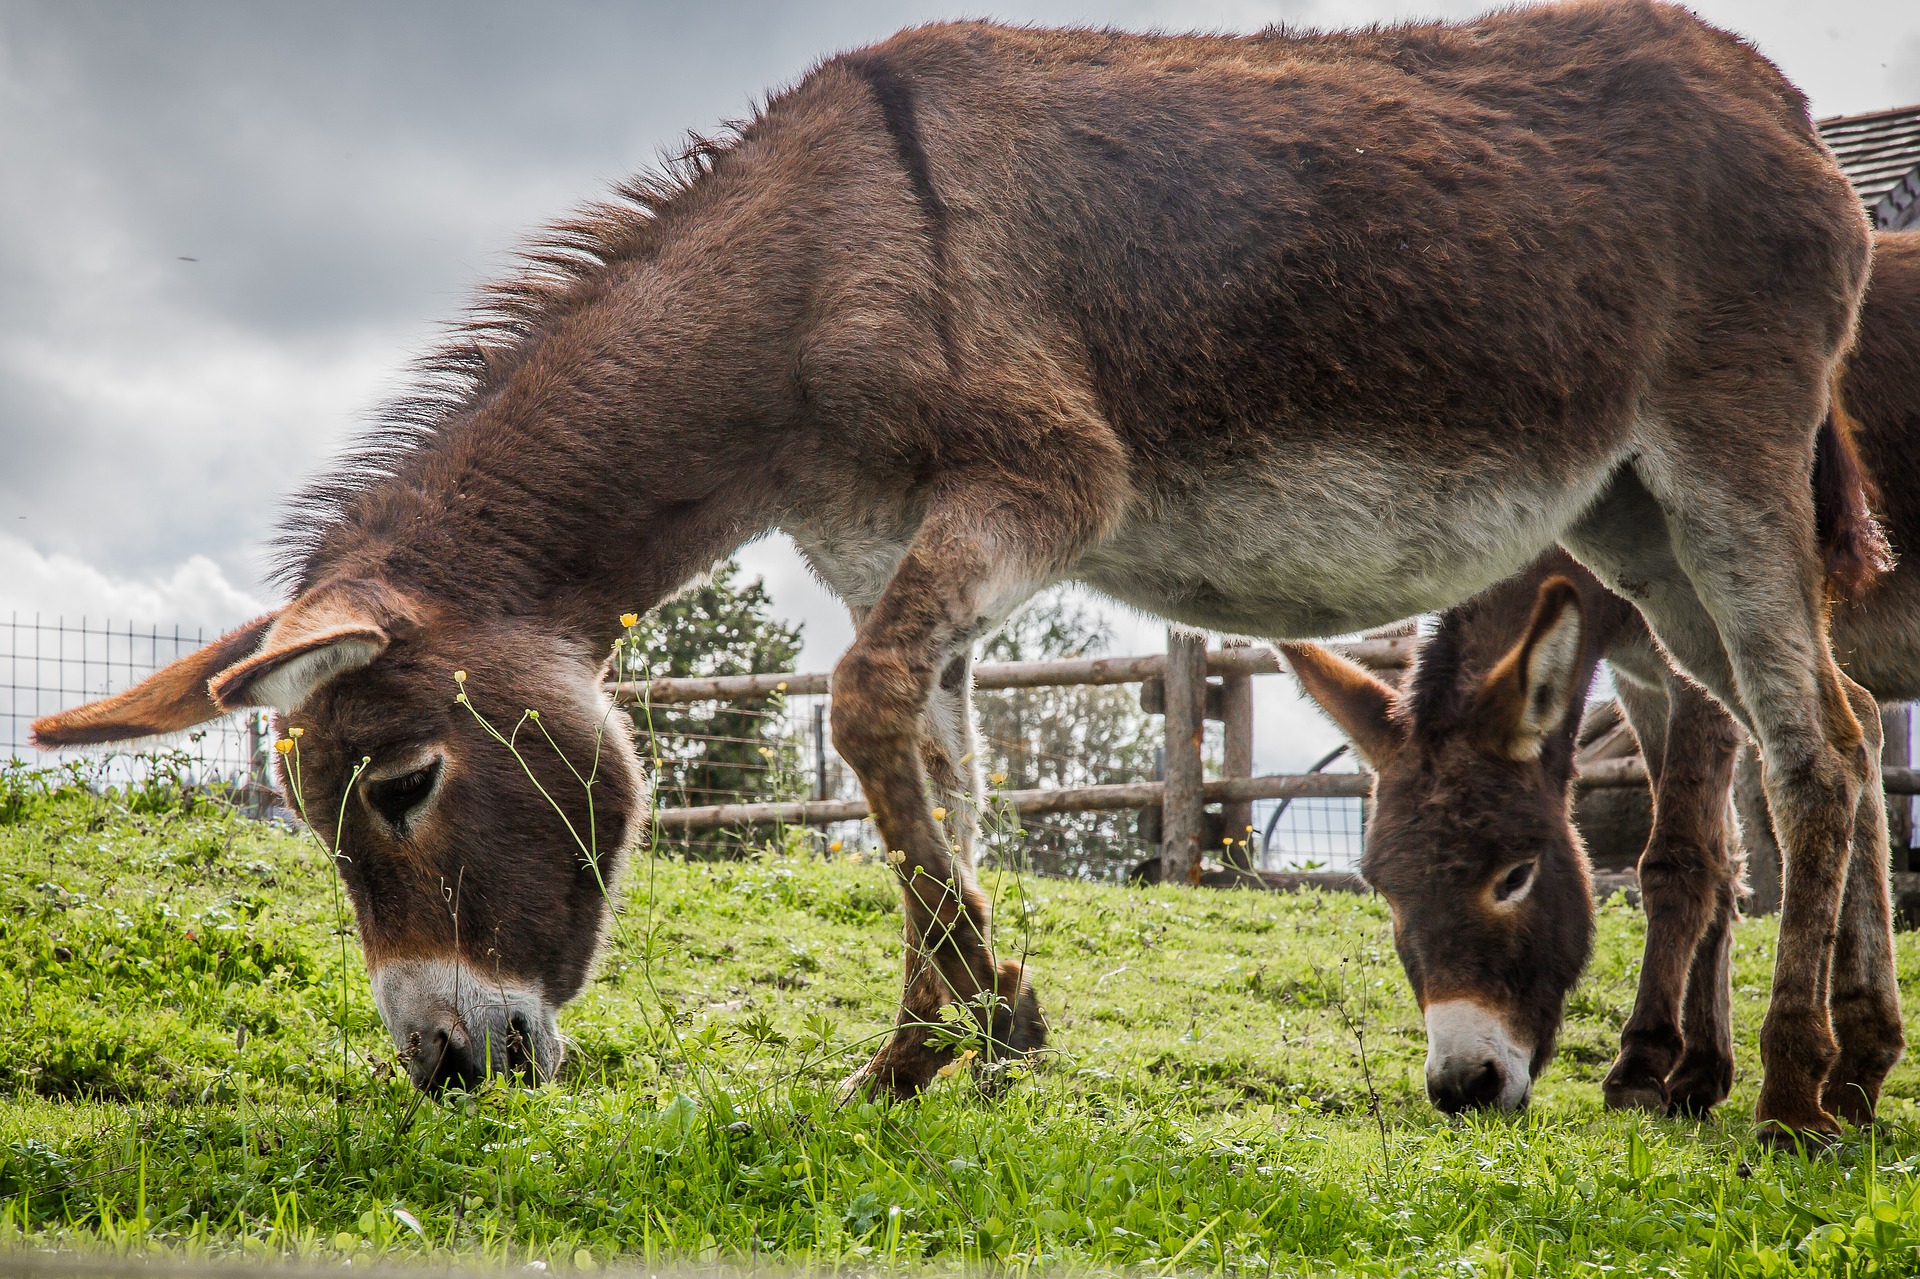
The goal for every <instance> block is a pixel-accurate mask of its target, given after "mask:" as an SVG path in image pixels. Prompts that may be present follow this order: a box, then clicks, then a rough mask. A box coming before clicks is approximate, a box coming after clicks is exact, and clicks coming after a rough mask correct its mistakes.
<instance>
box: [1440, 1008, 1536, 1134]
mask: <svg viewBox="0 0 1920 1279" xmlns="http://www.w3.org/2000/svg"><path fill="white" fill-rule="evenodd" d="M1532 1060H1533V1053H1532V1050H1531V1049H1530V1048H1527V1047H1526V1046H1524V1045H1522V1044H1520V1043H1519V1042H1517V1041H1516V1040H1515V1038H1514V1036H1513V1033H1512V1032H1511V1031H1509V1030H1508V1029H1507V1025H1506V1022H1505V1021H1504V1019H1502V1018H1501V1017H1500V1015H1499V1014H1498V1013H1496V1012H1494V1011H1493V1010H1492V1009H1489V1008H1486V1007H1484V1006H1482V1005H1480V1004H1477V1003H1475V1002H1473V1001H1472V1000H1470V999H1447V1000H1441V1001H1439V1002H1437V1003H1431V1004H1428V1005H1427V1096H1428V1098H1429V1099H1430V1100H1431V1101H1432V1102H1433V1104H1434V1105H1435V1106H1437V1107H1439V1108H1440V1109H1441V1110H1443V1111H1445V1112H1446V1113H1447V1114H1450V1115H1452V1114H1458V1113H1459V1112H1460V1111H1462V1110H1472V1109H1484V1108H1486V1107H1496V1108H1498V1109H1500V1110H1518V1109H1520V1107H1522V1106H1524V1105H1526V1104H1527V1097H1528V1095H1529V1094H1530V1093H1531V1092H1532V1091H1533V1073H1532Z"/></svg>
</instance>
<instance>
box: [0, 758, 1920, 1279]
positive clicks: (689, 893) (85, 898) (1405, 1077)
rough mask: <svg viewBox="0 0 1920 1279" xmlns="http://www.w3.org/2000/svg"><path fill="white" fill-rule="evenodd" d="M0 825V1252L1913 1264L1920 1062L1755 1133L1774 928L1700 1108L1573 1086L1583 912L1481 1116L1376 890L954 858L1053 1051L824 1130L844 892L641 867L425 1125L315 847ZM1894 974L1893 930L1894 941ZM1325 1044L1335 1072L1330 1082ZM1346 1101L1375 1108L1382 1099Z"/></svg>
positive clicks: (872, 883)
mask: <svg viewBox="0 0 1920 1279" xmlns="http://www.w3.org/2000/svg"><path fill="white" fill-rule="evenodd" d="M17 781H18V778H17V776H16V777H15V783H16V784H13V785H12V786H11V789H10V790H8V791H7V792H6V793H5V795H4V802H3V803H0V954H3V955H4V961H3V962H4V975H3V976H0V1042H4V1044H5V1051H4V1052H0V1244H4V1245H5V1246H10V1247H19V1246H32V1247H76V1248H84V1247H99V1246H107V1247H112V1248H115V1249H122V1250H135V1251H138V1250H162V1251H171V1252H180V1253H215V1254H241V1253H258V1254H272V1255H299V1256H305V1257H310V1258H314V1259H319V1260H326V1259H330V1258H334V1257H337V1256H340V1255H342V1254H344V1255H347V1256H351V1257H353V1258H355V1259H359V1258H375V1257H380V1258H394V1259H405V1258H414V1257H422V1256H427V1255H433V1256H436V1257H440V1258H448V1257H451V1258H453V1259H458V1260H464V1261H469V1262H473V1263H478V1264H502V1263H510V1264H516V1265H518V1264H524V1263H528V1262H541V1263H544V1264H545V1265H546V1266H547V1267H549V1268H550V1269H554V1270H560V1269H571V1268H580V1269H593V1268H599V1267H604V1266H607V1265H620V1264H627V1263H631V1264H640V1263H642V1262H643V1261H644V1262H647V1263H650V1264H651V1263H658V1262H661V1261H667V1260H672V1259H674V1258H684V1259H693V1260H700V1261H716V1260H717V1261H719V1262H722V1263H731V1264H762V1265H772V1266H789V1265H791V1266H795V1267H803V1268H808V1269H836V1268H842V1267H852V1268H860V1269H954V1268H962V1267H965V1268H979V1267H987V1268H995V1269H1000V1268H1007V1269H1019V1270H1030V1269H1041V1268H1044V1269H1057V1270H1063V1271H1093V1270H1135V1271H1140V1272H1154V1273H1161V1272H1170V1271H1179V1270H1187V1271H1195V1272H1200V1271H1218V1272H1222V1273H1226V1272H1232V1273H1236V1274H1238V1273H1250V1272H1257V1273H1261V1274H1268V1273H1296V1272H1303V1271H1304V1272H1309V1273H1335V1274H1367V1275H1398V1274H1436V1275H1510V1274H1511V1275H1536V1274H1538V1275H1553V1276H1563V1275H1585V1274H1594V1275H1599V1274H1610V1275H1639V1274H1682V1275H1693V1274H1698V1275H1779V1274H1801V1273H1811V1274H1909V1275H1910V1274H1914V1273H1920V1180H1917V1179H1916V1175H1915V1174H1916V1171H1920V1140H1916V1126H1917V1124H1920V1107H1917V1106H1916V1099H1917V1098H1920V1074H1917V1073H1916V1071H1915V1070H1914V1069H1913V1068H1912V1067H1910V1066H1904V1065H1903V1066H1902V1068H1901V1069H1900V1070H1899V1072H1898V1073H1897V1074H1896V1075H1895V1076H1894V1078H1893V1080H1892V1084H1891V1089H1890V1092H1891V1096H1890V1098H1889V1101H1888V1103H1887V1105H1886V1107H1885V1109H1884V1111H1883V1114H1884V1115H1885V1117H1886V1122H1885V1123H1884V1125H1883V1126H1882V1128H1881V1130H1880V1131H1879V1132H1878V1133H1877V1134H1872V1135H1862V1136H1860V1137H1859V1138H1857V1139H1855V1140H1852V1141H1849V1142H1848V1143H1846V1144H1845V1145H1844V1146H1842V1147H1841V1148H1840V1149H1839V1150H1838V1151H1836V1152H1834V1153H1832V1154H1830V1155H1827V1156H1824V1157H1820V1158H1817V1159H1814V1160H1811V1161H1805V1160H1801V1159H1799V1158H1796V1157H1791V1156H1787V1157H1778V1156H1774V1155H1771V1154H1769V1153H1766V1152H1765V1151H1763V1150H1761V1149H1759V1148H1758V1147H1757V1146H1756V1145H1755V1144H1754V1143H1753V1142H1752V1141H1751V1140H1750V1139H1749V1137H1748V1135H1747V1130H1748V1122H1749V1118H1750V1107H1751V1104H1752V1097H1753V1091H1754V1084H1755V1076H1756V1074H1757V1070H1758V1061H1757V1053H1756V1049H1755V1047H1754V1040H1755V1034H1756V1031H1757V1028H1758V1025H1759V1020H1760V1015H1761V1012H1762V1008H1763V1002H1762V1000H1763V993H1764V991H1765V988H1766V983H1767V974H1768V972H1769V970H1770V960H1771V947H1772V944H1773V938H1774V933H1773V930H1772V927H1771V925H1770V924H1769V923H1768V922H1766V921H1754V922H1750V923H1747V924H1745V925H1743V926H1742V927H1741V929H1740V931H1739V934H1738V941H1737V943H1736V984H1737V987H1738V995H1737V999H1736V1007H1735V1011H1736V1016H1737V1019H1738V1035H1739V1043H1740V1062H1741V1068H1742V1075H1741V1080H1740V1083H1739V1086H1738V1090H1737V1092H1736V1096H1735V1098H1734V1100H1733V1102H1732V1103H1731V1104H1730V1105H1729V1106H1728V1107H1727V1109H1726V1113H1725V1114H1724V1115H1723V1116H1722V1117H1721V1119H1720V1121H1719V1122H1718V1123H1710V1124H1705V1125H1696V1124H1691V1123H1677V1122H1668V1121H1664V1120H1658V1119H1651V1118H1644V1117H1625V1116H1617V1115H1610V1114H1607V1113H1605V1112H1603V1111H1602V1109H1601V1108H1600V1104H1599V1094H1598V1088H1597V1084H1598V1081H1599V1078H1600V1076H1601V1075H1602V1073H1604V1071H1605V1069H1606V1065H1607V1063H1608V1061H1609V1060H1610V1059H1611V1054H1612V1047H1613V1044H1614V1041H1615V1037H1616V1035H1617V1033H1618V1030H1619V1027H1620V1025H1621V1022H1622V1021H1623V1019H1624V1017H1625V1014H1626V1011H1627V1008H1628V1005H1629V1004H1630V1002H1631V998H1632V990H1633V980H1634V973H1635V967H1636V956H1637V953H1638V948H1639V943H1640V936H1641V920H1640V916H1639V915H1638V913H1637V912H1636V911H1635V910H1633V909H1631V908H1629V907H1627V906H1626V905H1624V904H1623V903H1620V902H1615V903H1612V904H1609V905H1608V906H1606V907H1605V908H1604V909H1603V911H1602V918H1601V924H1600V935H1599V948H1598V952H1597V955H1596V958H1595V962H1594V965H1593V969H1592V971H1591V972H1590V974H1589V975H1588V977H1587V979H1586V981H1585V983H1584V984H1583V985H1582V986H1581V987H1580V989H1579V990H1578V992H1577V993H1576V995H1575V997H1574V1000H1573V1007H1572V1018H1571V1021H1570V1023H1569V1025H1568V1028H1567V1032H1566V1035H1565V1038H1564V1040H1563V1043H1562V1048H1561V1052H1560V1056H1559V1059H1558V1060H1557V1061H1556V1062H1555V1063H1554V1065H1553V1066H1552V1067H1551V1068H1550V1070H1549V1072H1548V1074H1547V1075H1546V1077H1545V1078H1544V1079H1543V1080H1542V1081H1541V1084H1540V1087H1539V1088H1538V1090H1537V1091H1536V1099H1535V1103H1534V1105H1533V1107H1532V1109H1531V1111H1530V1112H1529V1113H1527V1114H1526V1115H1525V1116H1524V1117H1522V1118H1519V1119H1497V1118H1489V1119H1474V1120H1468V1121H1465V1122H1458V1123H1450V1122H1447V1121H1446V1120H1444V1119H1443V1118H1442V1117H1441V1116H1440V1115H1438V1114H1437V1113H1436V1112H1435V1111H1433V1110H1432V1109H1431V1108H1430V1107H1429V1106H1428V1105H1427V1104H1426V1102H1425V1100H1424V1097H1423V1096H1422V1094H1421V1091H1420V1085H1419V1075H1420V1061H1421V1056H1422V1053H1423V1052H1424V1045H1423V1042H1422V1036H1421V1033H1420V1029H1419V1022H1418V1018H1417V1015H1416V1012H1415V1009H1414V1007H1413V1004H1412V1000H1411V997H1410V995H1409V993H1408V990H1407V987H1406V983H1405V979H1404V978H1403V977H1402V976H1401V973H1400V971H1399V967H1398V965H1397V963H1396V962H1395V960H1394V958H1393V954H1392V951H1391V948H1390V945H1389V941H1388V936H1387V925H1386V917H1385V911H1384V909H1383V908H1382V906H1381V905H1380V904H1379V903H1378V902H1376V901H1374V900H1371V899H1368V898H1362V897H1354V896H1342V895H1326V896H1321V895H1317V894H1311V893H1309V894H1300V895H1278V894H1250V893H1249V894H1225V893H1211V892H1205V893H1196V892H1191V891H1180V890H1173V889H1152V890H1137V889H1136V890H1127V889H1117V888H1107V887H1091V886H1083V885H1077V884H1068V883H1062V882H1058V881H1043V880H1033V879H1021V878H1019V877H1016V876H1013V875H1011V874H1007V875H998V874H996V875H993V876H991V877H990V878H991V880H992V883H993V885H994V887H995V889H996V892H997V893H998V897H999V903H1000V905H999V916H998V918H999V921H1000V922H999V927H1000V930H1001V931H1000V945H1001V947H1002V949H1003V951H1006V952H1010V953H1016V954H1017V953H1019V952H1021V951H1023V950H1024V951H1026V952H1028V953H1029V955H1030V960H1031V963H1032V966H1033V969H1034V971H1035V973H1036V975H1037V978H1038V982H1039V988H1040V992H1041V995H1042V998H1043V1000H1044V1002H1045V1004H1046V1007H1047V1009H1048V1011H1049V1013H1050V1015H1051V1017H1052V1020H1053V1024H1054V1031H1055V1033H1054V1048H1055V1051H1053V1052H1051V1053H1050V1054H1049V1055H1048V1056H1046V1057H1045V1058H1044V1059H1043V1060H1041V1061H1040V1062H1039V1063H1038V1064H1037V1066H1036V1067H1035V1069H1034V1070H1033V1071H1032V1073H1031V1077H1028V1078H1023V1079H1020V1080H1018V1081H1016V1082H1015V1083H1014V1085H1013V1086H1012V1087H1011V1088H1010V1089H1009V1090H1008V1091H1007V1092H1006V1093H1005V1095H1004V1096H1003V1097H1001V1098H1000V1099H999V1100H997V1101H989V1100H986V1099H984V1098H983V1097H982V1095H981V1094H980V1093H979V1092H978V1091H977V1090H976V1089H975V1088H974V1087H973V1085H972V1084H971V1082H970V1081H969V1079H968V1077H967V1075H966V1074H965V1072H961V1073H959V1074H957V1075H956V1076H954V1077H952V1078H948V1079H945V1080H942V1081H941V1082H940V1083H939V1085H938V1086H937V1087H935V1088H934V1089H933V1090H932V1092H931V1093H930V1094H929V1095H928V1096H927V1097H926V1098H925V1099H924V1101H922V1102H920V1103H918V1104H914V1105H908V1106H899V1107H892V1108H883V1107H876V1106H871V1105H853V1106H849V1107H846V1108H836V1107H835V1106H834V1104H833V1084H834V1082H835V1081H836V1080H837V1079H838V1078H840V1077H841V1076H842V1075H844V1074H845V1073H846V1072H847V1071H848V1070H850V1069H851V1068H852V1067H853V1066H854V1065H855V1064H856V1063H857V1062H858V1060H860V1059H861V1055H862V1053H863V1051H864V1050H865V1049H866V1048H867V1047H869V1046H870V1045H871V1043H872V1042H873V1037H874V1036H875V1035H876V1034H878V1033H879V1032H880V1031H881V1030H882V1029H883V1028H884V1026H885V1024H886V1022H887V1020H888V1017H889V1014H890V1012H891V1008H892V999H893V997H894V995H895V994H896V993H897V989H898V973H899V967H900V957H899V954H898V947H899V942H898V936H899V917H898V912H897V907H896V904H895V898H894V891H893V888H892V885H891V883H890V880H889V876H888V874H887V873H886V871H885V869H884V868H883V867H879V866H875V865H873V864H870V863H867V864H857V863H853V862H850V861H849V860H847V859H844V858H841V859H837V860H835V861H834V862H832V863H830V864H829V863H824V862H821V861H819V860H814V859H810V858H806V857H802V856H789V855H780V854H777V853H767V854H765V855H762V856H759V857H756V858H752V859H748V860H742V861H736V862H725V863H691V864H689V863H684V862H677V861H672V860H668V859H647V860H643V861H641V862H640V863H639V864H638V865H637V866H636V867H635V868H634V871H633V873H632V874H631V875H630V876H629V877H628V880H627V883H626V885H625V911H624V914H623V917H622V920H621V923H620V925H619V931H618V936H617V941H616V944H615V945H614V946H613V948H612V950H611V952H610V953H609V955H608V956H607V958H606V960H605V962H604V963H603V964H602V965H601V967H600V970H599V975H598V977H597V978H596V979H595V980H594V981H593V982H592V983H591V984H590V985H589V987H588V989H587V991H586V992H585V993H584V994H583V995H582V997H581V998H580V999H579V1000H578V1001H576V1003H575V1004H574V1005H572V1006H571V1007H570V1008H569V1009H568V1010H567V1012H566V1013H565V1014H564V1015H563V1017H562V1022H561V1025H562V1029H563V1030H564V1031H565V1032H566V1034H567V1035H568V1036H569V1038H570V1042H571V1056H570V1058H569V1061H568V1063H567V1066H566V1067H565V1069H564V1071H563V1073H562V1077H561V1078H560V1079H559V1080H558V1081H557V1082H555V1083H553V1084H550V1085H547V1086H545V1087H541V1088H533V1089H529V1088H523V1087H497V1086H496V1087H490V1088H487V1089H484V1090H482V1091H480V1092H478V1093H476V1094H472V1095H466V1094H456V1095H453V1096H452V1097H450V1098H449V1099H447V1100H446V1101H445V1102H444V1103H435V1102H431V1101H429V1102H425V1103H424V1104H423V1103H422V1102H421V1101H420V1099H419V1098H418V1097H417V1096H416V1095H415V1094H414V1093H413V1091H412V1089H411V1088H410V1087H409V1086H408V1085H407V1084H406V1083H405V1082H404V1080H401V1079H396V1078H395V1077H394V1075H393V1072H392V1069H391V1067H390V1066H389V1064H388V1062H387V1059H388V1058H390V1056H391V1051H390V1047H389V1045H388V1043H387V1041H386V1038H385V1035H384V1033H383V1032H382V1030H381V1029H380V1026H379V1024H378V1021H377V1019H376V1018H375V1016H374V1013H373V1009H372V1004H371V1000H370V998H369V995H368V990H367V983H366V978H365V974H364V971H363V969H362V968H361V965H360V959H359V953H358V948H357V946H356V944H355V942H354V940H353V937H352V934H351V929H350V927H349V926H348V921H347V919H346V917H345V915H344V905H343V903H342V902H341V900H340V898H339V896H338V894H337V893H336V891H335V888H334V881H333V877H332V874H331V871H330V868H329V866H328V863H327V858H326V854H325V853H324V851H323V850H321V849H319V848H317V847H316V846H315V845H314V844H313V842H312V841H311V839H310V838H303V837H299V836H295V835H291V834H285V833H279V832H276V831H273V830H271V829H267V828H263V827H261V826H258V825H255V824H252V823H249V822H245V821H242V820H239V819H236V818H233V817H230V816H227V815H225V814H224V813H222V812H221V811H219V810H218V809H216V808H212V807H209V806H206V805H203V806H202V807H201V808H200V809H199V811H182V809H181V808H180V807H179V805H178V804H177V802H174V801H172V800H170V799H168V798H167V797H166V796H164V795H159V794H155V795H154V796H151V797H143V796H140V795H134V796H127V795H115V796H109V797H106V798H102V797H99V796H95V795H91V794H87V793H84V792H74V791H68V792H65V793H59V794H46V793H40V792H33V791H31V790H23V789H21V787H20V786H19V785H18V784H17ZM1900 963H1901V973H1902V979H1903V983H1904V985H1905V988H1906V990H1907V993H1908V998H1909V1000H1912V999H1913V998H1914V996H1915V994H1916V992H1920V947H1917V946H1916V945H1915V939H1914V938H1913V937H1912V936H1902V937H1901V939H1900ZM1363 1050H1364V1056H1363ZM1375 1098H1377V1105H1376V1102H1375Z"/></svg>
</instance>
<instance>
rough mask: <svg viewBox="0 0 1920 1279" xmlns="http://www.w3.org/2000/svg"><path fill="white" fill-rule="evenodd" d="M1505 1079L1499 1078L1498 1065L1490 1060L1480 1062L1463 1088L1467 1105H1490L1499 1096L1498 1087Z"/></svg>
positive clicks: (1499, 1087)
mask: <svg viewBox="0 0 1920 1279" xmlns="http://www.w3.org/2000/svg"><path fill="white" fill-rule="evenodd" d="M1505 1082H1506V1081H1505V1080H1503V1079H1501V1078H1500V1067H1499V1066H1498V1065H1497V1064H1495V1063H1494V1062H1491V1061H1483V1062H1481V1063H1480V1069H1479V1070H1476V1071H1475V1072H1474V1074H1473V1078H1472V1079H1470V1080H1468V1081H1467V1086H1466V1088H1465V1089H1464V1090H1463V1091H1464V1092H1465V1094H1466V1099H1467V1104H1468V1105H1469V1106H1490V1105H1492V1104H1493V1102H1494V1099H1495V1098H1497V1097H1499V1095H1500V1089H1501V1087H1502V1086H1503V1085H1504V1083H1505Z"/></svg>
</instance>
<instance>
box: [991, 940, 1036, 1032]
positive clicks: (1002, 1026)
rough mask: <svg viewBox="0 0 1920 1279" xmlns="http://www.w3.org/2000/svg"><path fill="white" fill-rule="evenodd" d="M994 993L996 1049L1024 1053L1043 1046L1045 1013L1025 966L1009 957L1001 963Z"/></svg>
mask: <svg viewBox="0 0 1920 1279" xmlns="http://www.w3.org/2000/svg"><path fill="white" fill-rule="evenodd" d="M994 993H995V994H997V995H998V996H999V997H1000V1004H999V1009H998V1011H997V1012H996V1013H995V1014H994V1018H993V1041H994V1045H995V1047H996V1049H997V1050H999V1051H1001V1052H1004V1053H1005V1054H1006V1055H1007V1056H1024V1055H1026V1054H1029V1053H1032V1052H1034V1051H1036V1050H1038V1049H1039V1048H1041V1047H1043V1046H1045V1044H1046V1042H1047V1016H1046V1014H1045V1013H1043V1012H1041V1011H1040V997H1039V996H1038V995H1036V994H1034V993H1033V983H1032V982H1030V981H1028V980H1027V972H1026V969H1024V968H1022V967H1021V966H1020V965H1019V964H1017V963H1015V962H1014V961H1013V960H1011V959H1009V960H1008V961H1007V962H1005V963H1004V964H1001V965H1000V971H999V973H998V975H997V977H996V979H995V981H994Z"/></svg>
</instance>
